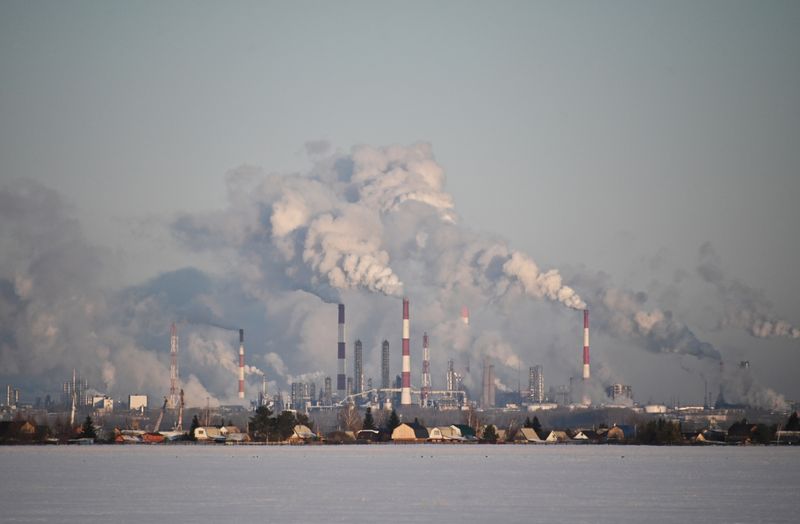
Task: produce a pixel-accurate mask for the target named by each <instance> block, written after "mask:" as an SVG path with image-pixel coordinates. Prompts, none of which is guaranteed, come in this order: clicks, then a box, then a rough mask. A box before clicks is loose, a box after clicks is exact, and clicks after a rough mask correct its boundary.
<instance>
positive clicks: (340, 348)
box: [336, 304, 347, 398]
mask: <svg viewBox="0 0 800 524" xmlns="http://www.w3.org/2000/svg"><path fill="white" fill-rule="evenodd" d="M344 337H345V332H344V304H339V343H338V344H337V346H336V351H337V358H338V364H339V369H338V374H337V375H336V390H337V392H338V393H339V398H344V397H345V394H346V387H347V386H346V382H347V379H346V378H345V361H344V360H345V356H344V353H345V341H344V340H345V338H344Z"/></svg>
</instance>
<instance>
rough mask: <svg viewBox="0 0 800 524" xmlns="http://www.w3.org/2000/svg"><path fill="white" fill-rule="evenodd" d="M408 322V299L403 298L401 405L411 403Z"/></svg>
mask: <svg viewBox="0 0 800 524" xmlns="http://www.w3.org/2000/svg"><path fill="white" fill-rule="evenodd" d="M410 332H411V330H410V328H409V324H408V299H407V298H404V299H403V382H402V389H401V390H400V405H401V406H409V405H411V345H410V343H409V335H410Z"/></svg>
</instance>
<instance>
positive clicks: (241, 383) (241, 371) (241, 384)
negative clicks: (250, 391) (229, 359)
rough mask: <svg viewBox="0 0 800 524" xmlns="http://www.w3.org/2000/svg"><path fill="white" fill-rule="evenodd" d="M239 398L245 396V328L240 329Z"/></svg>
mask: <svg viewBox="0 0 800 524" xmlns="http://www.w3.org/2000/svg"><path fill="white" fill-rule="evenodd" d="M239 398H244V329H240V330H239Z"/></svg>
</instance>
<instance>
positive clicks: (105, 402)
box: [92, 395, 114, 413]
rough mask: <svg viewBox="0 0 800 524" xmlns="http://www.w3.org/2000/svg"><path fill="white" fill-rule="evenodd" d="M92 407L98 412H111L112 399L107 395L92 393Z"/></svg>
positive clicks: (112, 407)
mask: <svg viewBox="0 0 800 524" xmlns="http://www.w3.org/2000/svg"><path fill="white" fill-rule="evenodd" d="M92 409H94V410H95V411H97V412H100V413H111V412H112V411H114V399H112V398H111V397H109V396H107V395H94V396H92Z"/></svg>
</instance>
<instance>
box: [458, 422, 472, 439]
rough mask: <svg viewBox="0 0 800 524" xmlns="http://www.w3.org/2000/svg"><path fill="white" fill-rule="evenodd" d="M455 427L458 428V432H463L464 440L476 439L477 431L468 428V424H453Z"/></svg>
mask: <svg viewBox="0 0 800 524" xmlns="http://www.w3.org/2000/svg"><path fill="white" fill-rule="evenodd" d="M453 426H455V427H456V428H458V430H459V431H460V432H461V436H462V437H464V438H470V437H472V438H475V436H476V435H475V430H474V429H472V427H471V426H468V425H466V424H453Z"/></svg>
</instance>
